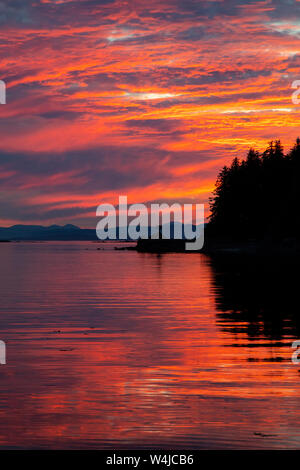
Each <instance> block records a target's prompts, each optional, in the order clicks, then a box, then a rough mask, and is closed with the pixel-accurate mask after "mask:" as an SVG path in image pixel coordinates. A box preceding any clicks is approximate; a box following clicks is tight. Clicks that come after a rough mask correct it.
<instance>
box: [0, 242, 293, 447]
mask: <svg viewBox="0 0 300 470" xmlns="http://www.w3.org/2000/svg"><path fill="white" fill-rule="evenodd" d="M98 246H102V247H104V248H105V249H104V250H97V247H98ZM0 257H1V258H0V259H1V269H0V275H1V282H0V294H1V306H0V339H1V340H4V341H6V343H7V365H1V366H0V447H2V448H11V447H13V448H99V449H100V448H115V449H121V448H126V447H129V448H149V447H164V448H180V447H181V448H185V449H187V448H200V449H203V448H207V449H211V448H216V449H225V448H233V449H236V448H300V425H299V422H300V419H299V418H300V372H299V369H300V366H299V365H298V366H297V365H293V364H292V363H291V352H292V350H291V342H292V340H293V339H300V325H299V318H298V317H299V303H298V286H297V282H296V281H295V276H294V275H293V276H292V275H291V274H289V273H290V272H291V270H290V269H289V268H286V267H283V268H280V269H279V268H278V267H277V269H273V268H272V269H270V267H261V266H255V265H250V266H245V265H243V264H242V265H241V266H240V265H239V264H238V265H232V264H231V265H229V266H228V265H227V266H226V265H224V264H220V263H216V262H214V261H213V260H211V259H210V258H209V257H206V256H204V255H199V254H166V255H163V256H157V255H151V254H139V253H136V252H131V251H114V250H113V249H111V245H109V244H95V243H85V242H79V243H59V242H52V243H10V244H0Z"/></svg>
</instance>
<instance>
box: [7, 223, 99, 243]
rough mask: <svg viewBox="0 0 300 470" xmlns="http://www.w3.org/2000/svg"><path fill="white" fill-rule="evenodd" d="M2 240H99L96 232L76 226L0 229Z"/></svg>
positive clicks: (24, 226) (30, 226) (33, 226)
mask: <svg viewBox="0 0 300 470" xmlns="http://www.w3.org/2000/svg"><path fill="white" fill-rule="evenodd" d="M0 240H32V241H34V240H36V241H37V240H39V241H43V240H44V241H46V240H47V241H50V240H57V241H58V240H65V241H71V240H98V239H97V235H96V230H94V229H82V228H79V227H76V225H72V224H67V225H63V226H61V225H50V226H49V227H44V226H42V225H13V226H12V227H0Z"/></svg>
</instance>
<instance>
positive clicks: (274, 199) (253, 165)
mask: <svg viewBox="0 0 300 470" xmlns="http://www.w3.org/2000/svg"><path fill="white" fill-rule="evenodd" d="M299 174H300V138H298V139H297V140H296V143H295V145H294V146H293V148H292V149H291V150H290V151H289V152H288V153H287V154H285V153H284V149H283V146H282V145H281V142H280V140H276V141H272V142H270V143H269V145H268V147H267V148H266V150H265V151H264V152H262V153H259V152H258V151H256V150H255V149H253V148H251V149H250V150H249V152H248V155H247V157H246V159H244V160H239V159H238V158H235V159H234V160H233V161H232V164H231V166H224V167H223V168H222V170H221V171H220V173H219V175H218V178H217V181H216V187H215V190H214V193H213V196H212V197H211V198H210V209H211V216H210V222H209V224H208V227H207V229H208V234H209V236H212V237H217V238H220V239H223V240H226V239H228V240H241V241H245V240H256V241H260V240H271V241H275V242H276V241H280V240H284V239H299V202H300V186H299Z"/></svg>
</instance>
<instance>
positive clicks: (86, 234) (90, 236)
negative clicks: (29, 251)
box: [0, 222, 195, 241]
mask: <svg viewBox="0 0 300 470" xmlns="http://www.w3.org/2000/svg"><path fill="white" fill-rule="evenodd" d="M193 229H195V227H194V226H193ZM181 230H182V233H183V226H182V228H181ZM157 231H158V228H157ZM170 232H171V238H173V234H174V223H172V222H171V230H170ZM118 233H119V230H118V227H117V238H118ZM149 238H150V229H149ZM183 238H184V237H183ZM1 240H2V241H3V240H12V241H16V240H20V241H22V240H27V241H51V240H53V241H72V240H73V241H76V240H77V241H97V240H98V238H97V235H96V229H86V228H80V227H77V226H76V225H72V224H67V225H63V226H62V225H50V226H49V227H44V226H43V225H13V226H12V227H0V241H1Z"/></svg>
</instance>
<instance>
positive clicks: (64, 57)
mask: <svg viewBox="0 0 300 470" xmlns="http://www.w3.org/2000/svg"><path fill="white" fill-rule="evenodd" d="M0 25H1V26H0V47H1V56H0V57H1V58H0V61H1V69H0V70H1V72H0V79H2V80H4V81H5V83H6V85H7V104H6V105H0V135H1V139H0V225H1V226H8V225H12V224H16V223H26V224H43V225H49V224H54V223H57V224H65V223H74V224H77V225H79V226H82V227H91V228H93V227H95V225H96V222H97V220H96V216H95V210H96V207H97V205H98V204H100V203H104V202H109V203H112V204H116V203H117V200H118V197H119V195H128V202H129V203H139V202H143V203H147V202H151V201H160V202H162V201H166V202H177V201H178V202H199V203H200V202H204V203H205V204H206V211H207V213H208V205H207V202H208V197H209V196H210V194H211V191H212V190H213V187H214V182H215V179H216V175H217V173H218V171H219V169H220V168H221V167H222V165H224V164H226V163H229V162H230V160H231V159H232V158H233V157H234V156H240V157H243V156H245V154H246V152H247V149H248V148H249V147H250V146H254V147H256V148H257V149H259V150H262V149H263V148H265V147H266V145H267V143H268V141H269V140H271V139H276V138H281V139H282V142H283V144H284V146H285V148H286V149H288V148H289V147H290V146H291V145H292V143H293V141H294V140H295V139H296V137H297V136H298V135H300V130H299V129H298V128H299V124H300V119H299V116H300V115H299V111H300V105H298V106H297V105H295V104H293V103H292V100H291V95H292V92H293V90H292V88H291V85H292V82H293V81H294V80H297V79H299V80H300V70H299V66H300V0H265V1H252V0H246V1H245V0H244V1H243V0H224V1H223V0H207V1H200V0H159V1H158V0H151V1H144V0H129V1H120V0H81V1H80V0H6V1H0ZM279 190H280V188H279Z"/></svg>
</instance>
